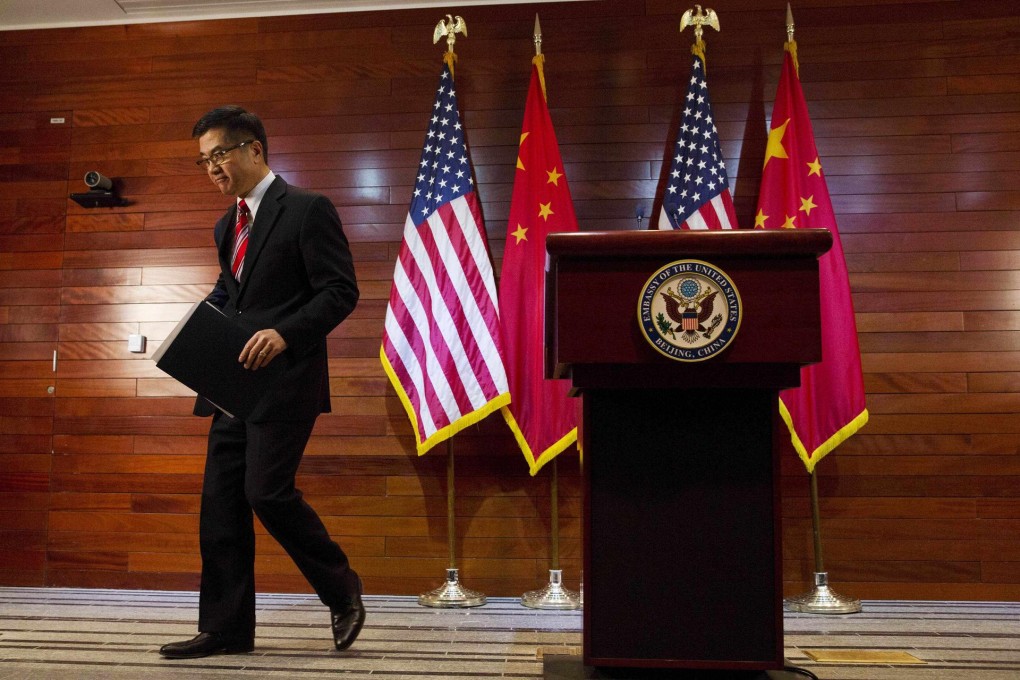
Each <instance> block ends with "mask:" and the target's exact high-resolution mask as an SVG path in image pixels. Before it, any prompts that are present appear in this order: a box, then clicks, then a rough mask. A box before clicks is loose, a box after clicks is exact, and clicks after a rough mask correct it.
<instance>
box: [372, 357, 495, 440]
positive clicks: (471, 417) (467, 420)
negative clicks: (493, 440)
mask: <svg viewBox="0 0 1020 680" xmlns="http://www.w3.org/2000/svg"><path fill="white" fill-rule="evenodd" d="M379 359H380V361H382V366H383V370H384V371H386V375H387V376H388V377H389V379H390V384H391V385H393V389H394V390H395V391H396V393H397V396H398V397H400V403H401V404H403V405H404V410H405V411H407V417H408V419H409V420H410V421H411V427H412V428H414V441H415V448H416V449H417V451H418V455H419V456H424V455H425V454H426V453H427V452H428V450H429V449H431V448H432V447H433V446H435V445H436V444H438V443H440V442H442V441H444V440H446V439H449V438H450V437H452V436H453V435H455V434H457V433H458V432H460V431H461V430H463V429H465V428H467V427H470V426H471V425H474V424H475V423H477V422H478V421H480V420H482V419H483V418H485V417H486V416H488V415H489V414H491V413H493V412H495V411H496V410H497V409H501V408H503V407H504V406H506V405H507V404H509V403H510V393H509V392H506V393H504V394H501V395H499V396H497V397H496V398H495V399H492V400H490V401H489V402H488V403H486V404H483V405H482V406H480V407H479V408H477V409H475V410H474V411H472V412H471V413H467V414H465V415H463V416H461V417H460V418H458V419H457V420H455V421H454V422H452V423H450V424H449V425H447V426H446V427H444V428H443V429H441V430H437V431H436V432H435V433H434V434H433V435H432V436H431V437H429V438H428V439H426V440H425V441H421V433H420V432H419V431H418V418H417V417H416V416H415V413H414V407H413V406H412V405H411V400H410V399H409V398H408V396H407V394H406V393H405V392H404V389H403V387H402V386H401V384H400V380H399V379H398V378H397V374H396V372H395V371H394V370H393V366H391V365H390V362H389V359H387V358H386V352H385V350H383V348H382V347H380V348H379ZM419 442H420V443H419Z"/></svg>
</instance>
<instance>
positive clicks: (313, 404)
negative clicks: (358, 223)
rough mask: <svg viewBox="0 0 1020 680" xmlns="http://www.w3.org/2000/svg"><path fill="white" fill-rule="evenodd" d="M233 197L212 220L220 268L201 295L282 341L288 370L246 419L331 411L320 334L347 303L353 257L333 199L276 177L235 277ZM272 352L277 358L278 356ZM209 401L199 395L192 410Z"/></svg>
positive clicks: (207, 409) (207, 408)
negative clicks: (205, 293)
mask: <svg viewBox="0 0 1020 680" xmlns="http://www.w3.org/2000/svg"><path fill="white" fill-rule="evenodd" d="M236 214H237V206H236V205H235V206H234V207H232V208H231V209H230V210H228V211H227V213H226V214H225V215H224V216H223V217H222V218H220V220H219V221H218V222H217V223H216V229H215V232H214V235H215V239H216V246H217V248H218V249H219V262H220V276H219V279H218V280H217V281H216V286H215V287H214V288H213V291H212V293H210V294H209V296H208V297H207V298H206V299H208V300H209V301H210V302H212V303H213V304H215V305H217V306H218V307H221V308H222V309H223V311H224V312H225V313H226V314H228V315H230V316H232V317H234V318H236V319H237V320H238V321H240V322H241V323H242V325H244V326H246V327H247V328H248V329H249V330H251V332H252V333H254V332H255V331H258V330H261V329H265V328H272V329H275V330H276V331H277V332H278V333H279V334H280V335H281V336H283V339H284V340H285V341H286V342H287V349H286V351H285V352H284V353H283V355H282V356H285V357H286V358H287V360H288V367H287V370H286V371H285V372H284V374H283V376H282V377H281V378H280V381H279V383H278V386H277V388H276V389H274V390H273V391H272V392H271V393H270V394H268V395H266V397H264V398H263V399H262V401H260V402H259V404H258V405H257V406H256V407H255V410H254V411H253V413H252V414H251V416H249V418H248V420H249V421H252V422H263V421H269V420H309V419H314V418H315V417H316V416H317V415H318V414H319V413H328V412H329V411H330V403H329V368H328V363H327V356H326V335H327V334H328V333H329V332H330V331H332V330H333V329H334V328H336V327H337V325H339V324H340V322H341V321H343V320H344V319H345V318H347V316H348V315H349V314H350V313H351V312H352V311H353V310H354V306H355V305H356V304H357V302H358V295H359V293H358V284H357V280H356V278H355V275H354V262H353V259H352V258H351V251H350V248H349V245H348V243H347V237H346V236H345V235H344V232H343V228H342V226H341V224H340V218H339V216H338V215H337V212H336V209H335V208H334V207H333V204H332V203H331V202H330V201H329V199H327V198H326V197H325V196H322V195H320V194H316V193H312V192H310V191H305V190H303V189H299V188H297V187H292V186H290V185H288V184H287V183H286V182H285V181H284V180H283V178H281V177H279V176H278V177H276V179H275V180H273V182H272V184H270V185H269V188H268V189H267V190H266V193H265V195H264V196H263V198H262V201H261V202H260V203H259V208H258V212H257V213H256V215H255V221H254V223H253V224H252V228H251V233H250V236H249V239H248V248H247V251H246V253H245V257H244V269H243V270H242V273H241V281H240V283H238V282H237V281H235V280H234V277H233V275H231V273H230V252H231V248H232V246H233V233H234V224H235V221H236ZM277 360H279V359H277ZM214 412H215V408H214V407H213V406H212V405H211V404H209V402H207V401H206V400H205V399H202V398H201V397H199V398H198V400H197V401H196V403H195V414H196V415H212V414H213V413H214Z"/></svg>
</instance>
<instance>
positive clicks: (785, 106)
mask: <svg viewBox="0 0 1020 680" xmlns="http://www.w3.org/2000/svg"><path fill="white" fill-rule="evenodd" d="M796 49H797V45H796V43H795V42H793V41H790V42H788V43H786V54H785V56H784V59H783V72H782V76H781V77H780V79H779V88H778V90H777V91H776V104H775V107H774V108H773V111H772V129H771V130H770V131H769V141H768V147H767V149H766V152H765V167H764V169H763V171H762V178H761V192H760V194H759V196H758V214H757V216H756V217H755V221H754V226H755V228H756V229H808V228H820V229H828V230H829V231H830V232H832V249H831V250H829V252H827V253H825V254H824V255H823V256H822V257H821V258H820V259H819V261H818V269H819V272H818V275H819V287H820V289H821V291H820V292H821V321H822V361H821V363H818V364H813V365H811V366H805V367H804V368H802V369H801V373H800V387H797V388H793V389H789V390H783V391H782V392H780V394H779V411H780V413H781V415H782V416H783V420H785V421H786V424H787V426H788V427H789V428H790V436H791V439H792V440H793V447H794V449H796V451H797V453H798V455H800V458H801V460H803V461H804V465H805V466H806V467H807V469H808V472H811V471H813V470H814V467H815V465H816V464H817V463H818V461H819V460H821V459H822V457H823V456H825V455H826V454H827V453H829V452H830V451H832V450H833V449H834V448H836V447H837V446H839V445H840V444H841V443H842V442H844V441H845V440H846V439H847V438H848V437H850V436H851V435H852V434H854V433H855V432H857V430H859V429H860V428H861V427H863V426H864V424H865V423H866V422H868V410H867V407H866V406H865V403H864V377H863V375H862V372H861V352H860V348H859V346H858V344H857V324H856V322H855V321H854V307H853V300H852V299H851V297H850V279H849V276H848V274H847V269H846V259H845V258H844V256H843V245H842V243H841V242H840V239H839V230H838V229H837V228H836V216H835V213H833V210H832V202H831V201H830V200H829V190H828V187H827V186H826V184H825V176H824V175H823V174H822V164H821V162H820V161H819V159H818V150H817V148H816V147H815V137H814V133H813V132H812V131H811V119H810V118H809V117H808V110H807V104H806V103H805V101H804V93H803V91H802V90H801V87H800V77H799V76H798V73H797V57H796V54H797V52H796Z"/></svg>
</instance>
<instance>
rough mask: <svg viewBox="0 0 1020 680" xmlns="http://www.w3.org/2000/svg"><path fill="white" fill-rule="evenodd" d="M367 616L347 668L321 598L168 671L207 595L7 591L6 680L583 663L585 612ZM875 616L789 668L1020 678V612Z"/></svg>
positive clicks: (298, 599) (978, 609) (494, 604)
mask: <svg viewBox="0 0 1020 680" xmlns="http://www.w3.org/2000/svg"><path fill="white" fill-rule="evenodd" d="M365 603H366V606H367V609H368V619H367V622H366V624H365V629H364V630H363V631H362V634H361V637H360V638H359V639H358V641H357V643H355V645H354V646H353V647H352V648H351V649H350V650H348V651H347V652H346V653H343V654H340V653H337V652H335V651H333V650H332V648H331V647H332V645H331V639H330V632H329V624H328V615H327V612H326V609H325V608H324V607H323V606H322V605H320V604H319V602H318V600H317V599H316V598H315V597H313V596H308V595H268V594H267V595H260V596H259V598H258V629H257V631H256V641H255V645H256V647H255V651H254V652H253V653H251V654H242V655H236V656H213V657H208V658H205V659H197V660H190V661H167V660H164V659H162V658H161V657H160V656H159V654H158V651H157V650H158V649H159V646H160V645H162V644H163V643H165V642H170V641H172V640H179V639H186V638H189V637H191V636H192V635H194V634H195V620H196V617H197V608H198V598H197V594H196V593H192V592H163V591H135V590H84V589H63V588H0V680H70V679H72V678H73V679H74V680H100V679H102V680H127V679H136V678H137V679H138V680H164V679H165V680H170V679H171V678H172V679H173V680H180V678H189V679H190V678H198V679H206V680H227V679H228V678H229V679H231V680H236V679H237V678H253V679H254V678H259V679H262V678H281V679H282V678H288V679H307V680H320V679H323V680H324V679H326V678H330V679H331V680H337V679H338V678H339V679H342V680H378V679H381V678H384V679H386V680H479V679H480V678H516V679H521V680H525V679H527V680H538V679H539V678H542V677H543V657H544V656H546V655H566V656H569V655H576V654H579V653H580V644H581V633H580V631H581V614H580V612H558V611H534V610H531V609H526V608H524V607H522V606H521V605H520V604H519V602H518V600H516V599H510V598H490V600H489V603H488V604H486V605H485V606H484V607H479V608H475V609H460V610H457V609H447V610H443V609H427V608H424V607H420V606H418V604H417V603H416V600H415V598H411V597H387V596H373V595H368V596H366V598H365ZM863 604H864V611H863V612H861V613H860V614H853V615H847V616H818V615H807V614H791V613H787V614H786V616H785V619H784V628H785V642H786V657H787V659H788V661H789V662H790V663H791V664H793V665H796V666H798V667H801V668H805V669H808V670H810V671H811V672H812V673H814V674H815V675H816V676H817V677H818V678H820V679H822V680H964V679H965V680H1016V678H1020V603H1011V602H1010V603H1007V602H930V601H929V602H916V601H865V602H864V603H863ZM637 624H638V622H635V625H637ZM650 634H654V633H653V632H652V633H650ZM833 651H834V652H836V653H837V656H839V653H840V652H842V653H846V652H850V653H851V655H856V654H855V653H857V652H903V653H905V655H903V658H907V656H910V657H914V658H916V659H917V660H919V661H922V662H924V663H922V664H913V665H899V664H891V663H888V662H881V663H880V662H872V663H865V664H859V663H850V662H847V661H836V662H832V663H821V662H818V661H815V660H813V659H812V658H811V656H810V654H812V653H813V654H816V655H817V654H818V653H819V652H825V653H828V652H833Z"/></svg>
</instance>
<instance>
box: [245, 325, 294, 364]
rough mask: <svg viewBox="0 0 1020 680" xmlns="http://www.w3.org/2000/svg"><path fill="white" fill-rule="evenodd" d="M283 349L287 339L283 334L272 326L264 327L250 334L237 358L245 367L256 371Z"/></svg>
mask: <svg viewBox="0 0 1020 680" xmlns="http://www.w3.org/2000/svg"><path fill="white" fill-rule="evenodd" d="M285 349H287V341H286V340H284V339H283V336H282V335H280V334H279V333H277V332H276V331H275V330H273V329H272V328H266V329H265V330H261V331H258V332H257V333H255V335H253V336H251V338H250V339H249V340H248V342H246V343H245V345H244V349H242V350H241V356H239V357H237V360H238V362H240V363H242V364H244V367H245V368H249V369H251V370H253V371H257V370H258V369H260V368H262V367H263V366H266V365H268V364H269V362H270V361H272V360H273V359H274V358H276V357H277V356H278V355H279V354H280V353H281V352H283V350H285Z"/></svg>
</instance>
